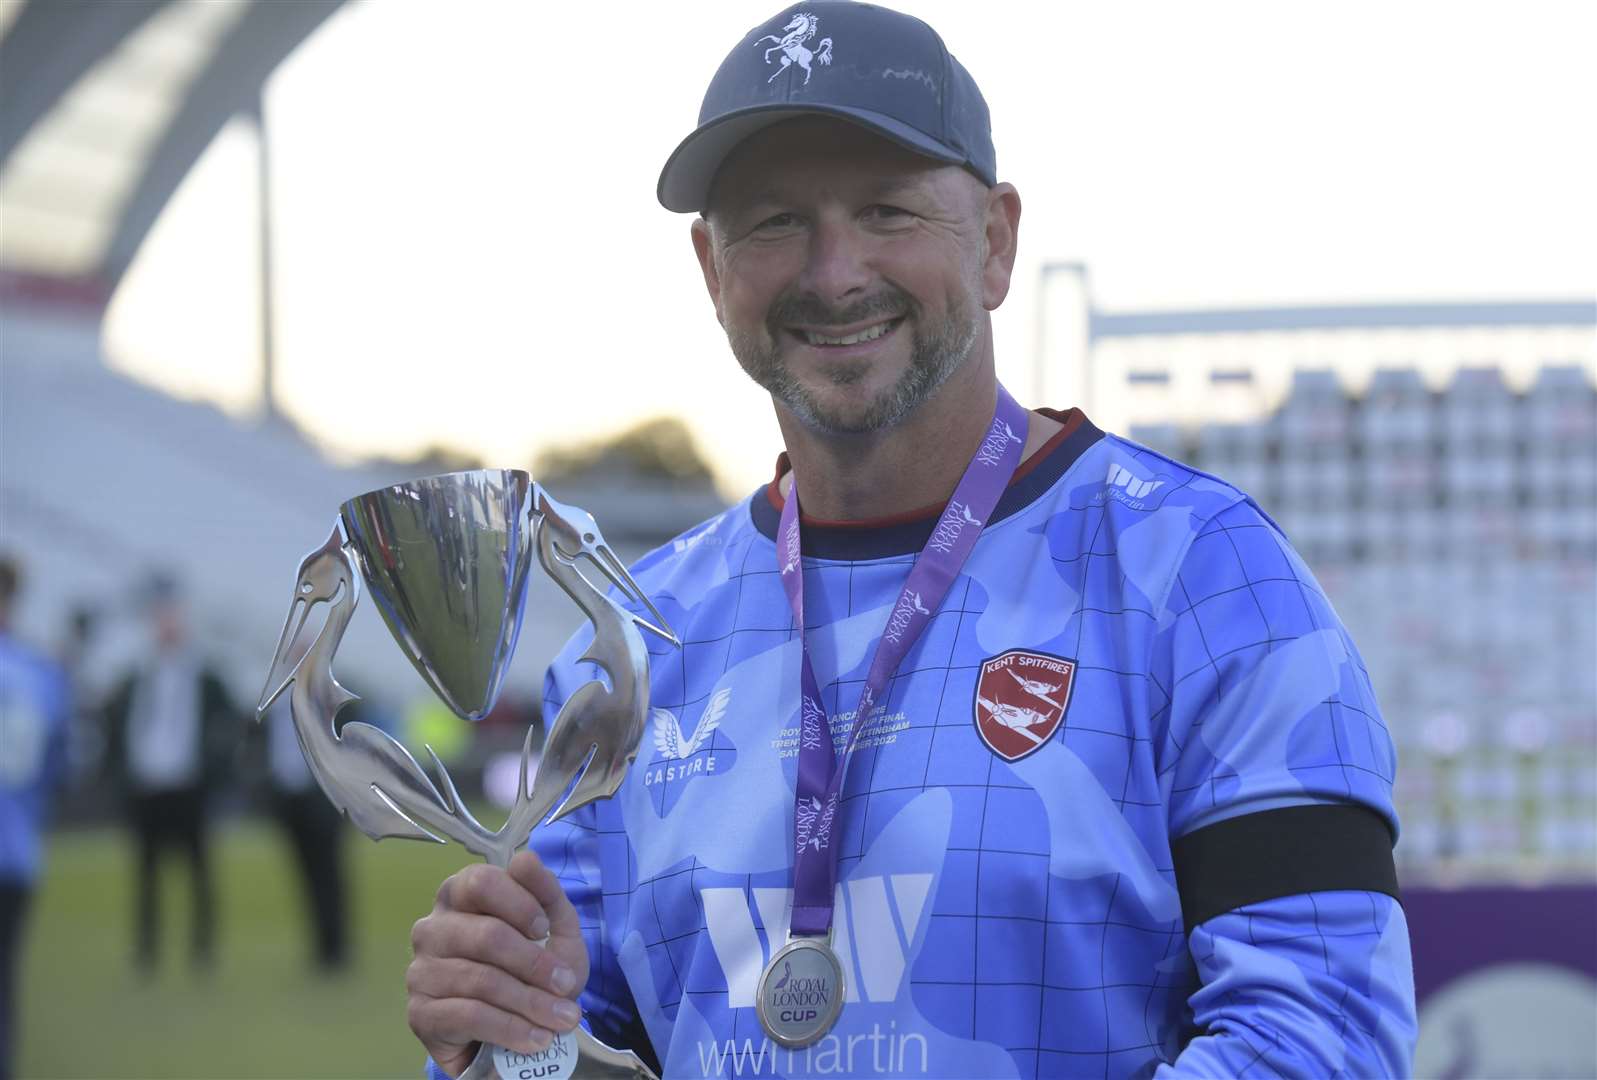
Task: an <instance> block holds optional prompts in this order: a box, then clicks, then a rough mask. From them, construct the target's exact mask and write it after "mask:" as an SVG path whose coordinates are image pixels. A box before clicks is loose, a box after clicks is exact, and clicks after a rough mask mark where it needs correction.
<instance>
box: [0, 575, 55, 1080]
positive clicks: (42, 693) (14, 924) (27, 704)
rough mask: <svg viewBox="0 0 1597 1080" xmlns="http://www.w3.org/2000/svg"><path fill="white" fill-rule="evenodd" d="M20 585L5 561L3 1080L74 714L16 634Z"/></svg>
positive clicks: (1, 596) (0, 930) (1, 598)
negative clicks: (47, 831) (47, 828)
mask: <svg viewBox="0 0 1597 1080" xmlns="http://www.w3.org/2000/svg"><path fill="white" fill-rule="evenodd" d="M20 578H21V575H20V573H19V571H18V569H17V566H16V564H15V563H14V562H12V561H11V560H10V559H7V558H5V557H3V556H0V1080H3V1078H5V1077H8V1076H10V1075H11V1062H12V1060H13V1055H14V1053H15V1043H14V1040H13V1036H12V1031H13V1024H12V1019H13V1017H14V1016H15V1014H16V1008H15V1002H16V996H15V987H16V974H17V967H18V964H19V960H20V955H21V941H22V923H23V919H24V918H25V917H26V915H27V910H28V904H29V901H30V899H31V898H32V895H33V887H34V882H35V881H36V880H37V879H38V876H39V864H40V858H41V847H42V844H41V840H42V834H43V830H44V822H45V816H46V812H47V811H48V809H49V803H50V797H51V795H52V793H53V792H54V790H55V789H56V787H57V786H58V785H59V784H60V782H61V781H62V779H63V778H64V776H65V774H66V758H67V719H68V716H69V713H70V704H69V694H68V692H67V681H66V677H65V675H64V674H63V673H62V671H61V668H60V666H59V665H57V664H56V663H55V662H54V661H52V660H51V659H49V658H48V657H47V656H45V654H43V653H41V652H38V651H37V650H35V649H32V648H30V647H28V646H27V645H24V644H23V643H21V642H20V641H18V640H17V639H16V637H15V636H14V635H13V633H12V630H11V613H12V611H13V608H14V603H15V600H16V595H17V591H18V587H19V585H20Z"/></svg>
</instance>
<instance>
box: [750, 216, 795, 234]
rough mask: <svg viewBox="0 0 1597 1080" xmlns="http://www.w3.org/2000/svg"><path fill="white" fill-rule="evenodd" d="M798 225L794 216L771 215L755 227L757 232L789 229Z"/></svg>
mask: <svg viewBox="0 0 1597 1080" xmlns="http://www.w3.org/2000/svg"><path fill="white" fill-rule="evenodd" d="M797 224H798V215H796V214H773V215H771V216H770V217H768V218H766V219H765V220H764V221H762V222H760V223H759V224H758V225H756V226H755V229H757V230H776V229H791V228H792V227H793V226H794V225H797Z"/></svg>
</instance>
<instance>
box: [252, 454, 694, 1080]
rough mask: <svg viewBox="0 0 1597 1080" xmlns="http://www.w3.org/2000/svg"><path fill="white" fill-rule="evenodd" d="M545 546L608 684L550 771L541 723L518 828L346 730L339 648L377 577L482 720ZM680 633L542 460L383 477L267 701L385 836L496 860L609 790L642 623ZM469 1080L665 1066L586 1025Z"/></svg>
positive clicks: (409, 637)
mask: <svg viewBox="0 0 1597 1080" xmlns="http://www.w3.org/2000/svg"><path fill="white" fill-rule="evenodd" d="M534 552H536V554H537V559H538V563H539V565H540V566H542V567H543V569H544V572H545V573H547V574H548V575H549V576H550V577H552V578H553V579H554V580H555V581H556V582H557V583H558V584H559V585H560V587H561V588H562V589H563V590H564V591H565V593H566V595H568V596H569V597H571V599H572V600H573V601H575V602H576V604H577V606H578V607H579V608H581V609H582V610H583V611H584V612H585V613H586V614H587V616H588V618H589V620H590V621H591V622H592V623H593V630H594V637H593V643H592V644H591V645H590V646H589V648H588V651H587V653H586V654H585V655H584V657H583V659H585V660H588V661H591V662H593V663H595V664H597V665H598V666H599V667H601V668H603V669H604V672H605V674H606V675H607V676H608V678H609V682H610V685H609V687H608V688H607V687H606V686H605V685H604V683H602V682H598V681H594V682H589V683H585V684H583V685H582V686H580V687H578V688H577V690H576V692H574V693H573V694H572V695H571V696H570V698H569V699H568V700H567V701H566V703H565V706H564V707H563V708H562V709H561V710H560V714H559V716H557V717H556V718H555V721H554V723H553V724H552V725H551V726H550V729H549V735H548V738H547V740H546V741H545V745H544V751H543V757H542V761H541V762H540V764H539V766H538V769H537V772H536V775H535V776H531V775H529V774H530V773H531V772H532V770H531V761H532V750H533V748H532V735H533V732H532V729H531V728H529V729H528V731H527V737H526V739H525V741H524V742H523V745H522V757H521V773H520V781H519V782H518V784H517V785H516V798H515V802H514V805H513V807H512V808H511V811H510V815H509V818H508V820H507V821H506V822H505V824H504V825H503V826H502V827H501V828H499V829H498V830H497V831H489V830H488V829H487V828H486V827H484V826H483V825H482V824H481V823H479V822H478V821H477V819H476V818H475V817H473V816H472V814H471V811H470V810H468V809H467V807H466V804H465V803H464V802H463V801H462V800H461V798H460V793H459V792H458V791H457V790H456V789H455V784H454V782H453V781H452V780H451V779H450V776H449V771H448V770H447V769H446V768H445V767H444V764H443V762H442V761H440V760H439V759H438V755H437V754H435V753H433V751H432V748H431V747H428V754H429V756H431V758H432V763H433V769H434V771H435V772H436V774H437V777H438V782H437V784H434V783H433V781H432V780H431V779H430V778H429V777H428V775H427V773H426V772H425V771H424V770H423V769H422V767H421V766H420V765H419V764H418V763H417V762H416V759H415V758H414V757H412V756H411V755H410V753H409V751H407V750H406V749H405V748H404V747H403V746H402V745H400V744H399V743H398V742H397V741H395V740H394V739H392V738H390V737H389V736H388V735H386V734H385V733H383V732H382V731H380V730H378V729H377V728H375V727H372V726H371V725H369V724H362V723H349V724H346V725H344V726H343V729H342V731H339V730H336V729H335V728H334V724H333V718H334V715H335V714H336V713H337V712H338V710H339V709H340V708H341V707H343V706H344V705H345V704H347V703H348V702H351V701H354V700H356V695H354V694H352V693H350V692H349V691H347V690H345V689H344V688H343V687H342V686H340V685H339V684H338V681H337V680H336V679H335V678H334V677H333V672H332V663H333V654H334V653H335V652H336V651H337V650H338V644H339V641H340V639H341V638H342V637H343V635H344V631H345V629H346V628H347V627H348V625H349V620H350V618H351V617H352V616H353V615H354V613H355V605H356V603H357V602H358V600H359V598H360V591H361V583H362V581H363V580H364V582H365V584H366V585H367V586H368V587H369V588H370V589H371V592H372V596H373V598H374V600H375V602H376V604H377V608H378V610H379V611H380V612H381V613H382V616H383V621H384V622H386V623H387V624H388V629H389V630H390V631H392V632H393V635H394V640H395V641H397V642H398V643H399V647H400V649H401V650H402V651H403V652H404V653H405V655H406V656H407V657H409V658H410V661H411V663H412V664H414V665H415V667H416V670H417V671H418V672H420V673H421V677H422V678H423V679H424V680H426V682H427V685H428V686H430V687H431V688H432V689H433V691H434V692H435V693H437V695H438V696H439V697H440V698H442V699H443V701H444V702H445V704H447V705H448V706H449V707H450V708H451V709H453V710H454V711H455V712H456V713H457V714H458V715H460V716H461V717H463V718H464V719H467V720H477V719H480V718H481V717H482V716H484V715H486V714H487V713H488V711H489V710H490V709H492V708H493V705H494V702H495V700H496V699H497V698H498V696H499V690H500V688H501V686H502V685H503V682H504V677H505V673H506V672H507V670H508V669H509V666H510V658H511V654H512V653H513V652H514V651H515V646H516V638H517V635H518V634H519V632H520V629H521V621H522V613H523V608H524V600H525V596H526V586H527V573H528V571H529V569H530V568H531V563H532V557H533V554H534ZM585 568H586V569H587V570H589V571H597V573H598V574H599V575H602V578H604V579H607V580H608V582H609V583H610V584H612V585H614V586H615V588H616V589H617V590H618V591H619V592H620V593H621V594H622V595H623V596H624V597H625V598H626V599H628V600H629V601H631V602H632V603H633V604H635V605H637V606H639V607H641V608H645V609H647V610H648V612H649V613H650V614H651V615H652V616H653V619H654V621H653V622H651V621H649V620H648V619H645V618H642V617H641V616H639V615H636V614H634V613H633V612H631V611H629V610H627V609H626V608H624V607H623V606H621V604H619V603H617V602H616V601H615V600H614V599H612V598H611V597H610V596H609V594H608V592H607V590H606V589H604V588H601V587H599V586H598V585H596V584H595V583H594V580H592V579H590V578H589V576H588V575H587V574H586V573H585V572H584V570H585ZM322 604H325V605H328V609H327V617H326V620H325V622H324V623H323V624H322V628H321V630H320V632H319V633H318V634H317V635H316V638H315V640H314V641H313V642H312V643H311V644H310V646H309V648H308V649H306V650H305V651H304V653H303V656H301V654H300V650H299V648H298V647H297V644H298V643H299V641H300V637H301V634H302V633H304V632H305V631H306V630H307V625H308V619H309V616H310V615H311V613H312V611H313V610H314V609H315V608H317V606H318V605H322ZM640 628H641V629H644V630H648V631H650V632H651V633H654V634H657V635H659V636H660V637H662V638H664V639H666V640H667V641H669V642H671V643H672V644H673V645H676V644H679V642H678V641H677V639H676V636H675V635H674V634H672V632H671V631H670V629H669V628H668V627H667V626H666V625H665V620H664V619H663V618H662V617H661V616H660V613H659V612H658V611H657V610H655V607H654V605H653V604H652V603H651V602H650V600H649V598H648V597H647V596H646V595H645V594H644V592H643V590H642V589H640V588H639V587H638V584H637V582H635V581H634V580H633V579H632V576H631V575H630V574H628V573H627V570H626V568H625V567H624V566H623V565H622V563H621V561H620V560H619V559H617V558H616V556H615V553H614V552H613V551H612V550H611V549H610V546H609V545H608V544H606V543H605V541H604V537H603V536H602V535H601V534H600V532H599V528H598V526H597V525H596V524H595V522H594V520H593V518H592V517H591V516H589V515H588V514H587V513H586V512H584V511H582V510H580V509H578V508H577V507H574V506H567V505H565V504H563V503H560V502H558V501H556V500H555V499H554V498H552V497H551V496H550V495H549V493H548V492H547V491H545V490H544V489H543V488H542V487H541V486H539V485H538V484H535V483H533V482H532V479H531V477H530V476H528V474H527V473H525V472H520V471H517V470H477V471H473V472H461V473H451V474H448V475H445V476H435V477H429V478H426V479H422V480H416V481H413V482H410V483H407V484H397V485H393V486H391V487H386V488H380V489H378V490H377V491H373V492H369V493H367V494H365V495H361V496H358V497H357V498H354V499H351V500H349V501H348V502H346V503H345V504H344V505H343V507H342V509H341V512H340V515H339V520H338V522H337V523H335V525H334V526H333V531H332V534H331V535H330V536H329V537H328V538H327V541H326V543H324V544H323V545H322V546H321V547H319V548H317V549H316V550H315V551H312V552H311V553H310V554H309V555H307V556H306V557H305V559H304V561H303V562H301V563H300V567H299V575H298V577H297V578H296V580H295V585H294V600H293V606H292V607H291V608H290V610H289V614H288V618H287V620H286V621H285V623H284V625H283V633H282V636H281V637H280V639H279V641H278V645H277V653H276V655H275V656H274V657H273V659H272V668H271V672H270V674H269V675H268V676H267V680H266V687H265V689H264V690H263V692H262V694H261V700H260V705H259V709H258V711H259V712H264V711H265V710H266V709H267V708H268V707H270V706H271V704H272V703H273V702H274V701H275V700H276V699H277V698H278V697H279V696H281V695H282V693H283V692H284V691H285V690H288V689H289V688H290V687H292V690H291V691H290V694H289V704H290V711H291V713H292V715H293V720H294V729H295V731H296V733H297V735H298V738H299V743H300V746H301V748H302V749H303V750H304V752H305V758H306V761H307V762H308V763H309V766H310V771H311V773H312V775H314V776H315V777H316V781H317V783H319V784H320V785H321V788H322V790H323V791H324V792H326V794H327V797H328V798H330V799H331V800H332V801H333V803H334V805H336V806H337V807H338V808H339V810H341V811H342V812H343V813H345V814H346V815H348V817H349V820H350V821H351V822H353V823H354V825H355V827H356V828H358V829H360V830H361V831H362V832H364V833H365V834H366V835H367V836H370V837H371V838H372V839H374V840H381V839H384V838H387V837H401V838H406V839H412V840H432V841H435V842H439V843H446V842H448V841H450V840H454V841H455V842H457V843H459V844H461V845H462V846H463V847H465V848H466V849H467V850H468V851H471V852H474V853H475V854H478V855H481V856H483V857H484V858H485V859H487V860H488V861H489V862H490V863H492V864H493V865H495V866H500V867H508V866H509V864H510V857H511V855H513V854H514V853H515V851H516V849H517V848H519V847H521V846H522V845H523V844H524V843H525V842H526V841H527V839H528V835H529V833H530V832H531V830H532V829H533V828H534V827H535V826H537V825H539V824H541V823H543V822H545V821H553V820H555V819H557V818H560V817H563V816H565V815H566V814H569V813H571V812H572V811H574V810H576V809H578V808H579V807H582V806H586V805H587V804H588V803H590V802H593V801H595V800H597V799H605V798H609V797H610V796H611V795H613V794H615V792H616V790H617V789H618V788H619V787H620V786H621V781H622V779H623V778H624V777H625V775H626V771H627V768H628V767H629V766H630V765H631V763H632V761H633V758H634V757H635V756H636V754H637V750H638V742H639V740H640V738H641V737H642V734H643V728H644V721H645V717H646V715H647V710H648V704H649V663H648V652H647V650H646V649H645V648H644V644H643V638H642V635H641V634H640V633H639V629H640ZM464 1077H465V1078H470V1080H481V1078H490V1080H491V1078H493V1077H502V1078H505V1080H525V1078H529V1077H538V1078H540V1080H566V1078H568V1077H569V1078H572V1080H583V1078H587V1077H648V1078H650V1080H653V1073H651V1072H650V1071H649V1069H648V1068H647V1067H646V1066H644V1065H643V1064H642V1062H640V1061H639V1060H638V1058H637V1057H636V1056H635V1055H634V1054H632V1053H631V1052H630V1051H625V1050H615V1049H612V1048H611V1047H608V1046H606V1045H604V1044H603V1043H601V1042H600V1041H599V1040H597V1039H595V1038H594V1037H593V1036H592V1035H590V1034H588V1032H587V1031H585V1030H584V1029H582V1028H580V1027H579V1028H578V1029H576V1030H575V1031H573V1032H571V1033H569V1034H564V1035H556V1037H555V1040H554V1042H553V1043H552V1044H551V1045H550V1046H549V1047H548V1048H547V1049H545V1050H544V1051H542V1052H540V1053H538V1054H535V1055H530V1054H522V1053H516V1052H512V1051H509V1050H506V1049H504V1048H501V1047H494V1046H490V1045H488V1044H484V1045H483V1047H482V1049H481V1051H479V1052H478V1054H477V1056H476V1058H475V1060H474V1061H473V1062H472V1064H471V1066H470V1068H469V1069H467V1071H466V1072H465V1074H464Z"/></svg>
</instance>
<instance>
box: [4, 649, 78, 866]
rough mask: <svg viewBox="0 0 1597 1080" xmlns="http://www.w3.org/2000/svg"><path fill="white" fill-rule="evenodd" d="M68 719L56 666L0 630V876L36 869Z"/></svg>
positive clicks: (62, 767) (60, 774)
mask: <svg viewBox="0 0 1597 1080" xmlns="http://www.w3.org/2000/svg"><path fill="white" fill-rule="evenodd" d="M67 723H68V695H67V680H66V676H65V674H64V673H63V672H62V671H61V668H60V666H59V665H57V664H56V663H55V662H54V661H53V660H51V659H49V658H48V657H47V656H45V655H44V654H43V653H40V652H38V651H36V650H34V649H32V648H30V647H29V646H27V645H24V644H22V643H21V642H19V641H17V640H16V639H15V638H14V637H12V636H11V635H9V634H7V633H5V632H4V631H0V882H10V883H18V884H31V883H32V882H33V880H34V879H35V878H36V877H37V876H38V874H39V865H40V858H41V833H42V831H43V829H44V822H45V818H46V815H47V813H48V811H49V804H50V798H51V796H52V795H53V793H54V791H55V788H56V787H57V786H58V785H59V784H60V783H61V782H62V781H63V780H64V779H65V778H66V754H67Z"/></svg>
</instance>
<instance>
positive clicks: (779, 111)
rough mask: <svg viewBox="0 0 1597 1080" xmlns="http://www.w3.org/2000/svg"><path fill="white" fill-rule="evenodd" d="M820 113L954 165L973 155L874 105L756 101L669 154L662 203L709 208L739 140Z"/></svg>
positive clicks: (680, 209) (681, 209)
mask: <svg viewBox="0 0 1597 1080" xmlns="http://www.w3.org/2000/svg"><path fill="white" fill-rule="evenodd" d="M817 114H820V115H822V116H835V117H837V118H839V119H841V120H847V121H849V122H850V123H853V124H857V125H859V126H860V127H862V128H865V129H866V130H868V131H873V132H875V133H876V134H878V135H882V136H884V137H886V138H888V139H891V140H892V141H893V142H895V143H897V144H898V145H900V146H902V147H903V148H904V149H906V150H911V151H914V152H915V153H917V154H922V155H924V156H926V157H929V158H931V159H933V160H934V161H943V162H947V163H949V164H951V165H963V164H965V163H966V161H967V158H966V155H964V154H962V153H960V152H958V151H957V150H953V149H950V148H949V147H947V146H944V145H943V144H942V143H940V142H938V141H937V140H936V139H933V138H931V137H930V136H928V135H926V134H924V133H922V132H920V131H917V130H916V129H915V128H912V127H910V126H909V125H908V124H905V123H902V122H901V121H898V120H895V119H893V118H892V117H890V116H884V115H882V114H881V113H877V112H871V111H870V110H869V109H855V108H850V107H848V106H845V105H821V104H815V105H805V106H804V107H803V108H797V109H796V108H794V107H793V106H792V105H791V104H788V103H785V102H784V103H782V104H779V105H756V106H754V107H752V108H748V109H739V110H738V111H737V112H732V113H727V114H726V115H724V116H718V117H716V118H715V119H714V120H712V121H711V122H710V123H708V124H705V125H704V126H703V127H701V128H699V129H698V130H697V131H695V132H694V133H693V134H691V135H689V136H688V137H687V138H686V139H683V140H682V142H681V143H680V144H679V145H678V146H677V148H676V149H675V150H674V151H672V153H671V156H670V158H668V159H667V160H666V163H665V168H663V169H661V170H660V183H659V186H658V188H657V189H656V194H657V195H658V196H659V199H660V205H662V206H664V207H665V208H666V209H667V210H675V211H676V212H677V213H681V214H688V213H695V212H697V211H701V210H703V209H704V208H705V206H706V205H708V203H709V201H710V185H711V184H713V183H714V182H715V174H716V173H717V172H719V171H720V170H721V164H722V163H723V162H724V161H726V158H727V155H728V154H730V153H731V152H732V151H733V149H734V148H735V147H736V146H737V145H738V144H739V143H741V142H742V141H743V140H744V139H747V138H748V137H749V136H751V135H753V134H754V133H755V132H758V131H762V130H764V129H765V128H768V127H770V126H771V125H773V124H780V123H781V122H782V121H784V120H793V119H796V118H798V117H801V116H815V115H817Z"/></svg>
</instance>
